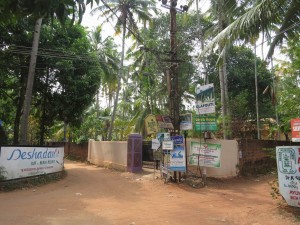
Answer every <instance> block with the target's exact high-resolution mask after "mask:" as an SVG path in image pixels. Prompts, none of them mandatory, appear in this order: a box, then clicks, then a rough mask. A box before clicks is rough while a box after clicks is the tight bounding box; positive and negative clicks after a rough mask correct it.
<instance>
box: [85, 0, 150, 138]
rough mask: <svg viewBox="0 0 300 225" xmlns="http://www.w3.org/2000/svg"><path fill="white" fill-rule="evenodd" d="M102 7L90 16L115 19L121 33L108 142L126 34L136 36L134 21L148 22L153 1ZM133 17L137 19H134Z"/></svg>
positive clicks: (135, 0) (127, 0) (124, 0)
mask: <svg viewBox="0 0 300 225" xmlns="http://www.w3.org/2000/svg"><path fill="white" fill-rule="evenodd" d="M101 2H102V3H103V5H99V6H98V7H97V8H95V9H93V10H92V12H91V13H92V14H95V13H100V15H101V16H105V17H106V22H108V21H109V20H113V19H115V20H116V21H117V22H116V24H115V29H116V33H120V32H121V31H122V44H121V47H122V51H121V60H120V64H119V69H118V76H117V79H118V86H117V91H116V95H115V101H114V108H113V112H112V116H111V123H110V127H109V133H108V140H111V139H112V131H113V126H114V120H115V116H116V112H117V106H118V101H119V92H120V89H121V82H122V81H121V79H122V77H123V64H124V55H125V37H126V34H128V35H132V34H137V31H138V25H137V22H136V21H140V20H142V21H147V20H150V18H151V14H150V13H149V12H150V10H151V9H152V8H153V7H154V5H155V4H154V1H148V0H117V1H115V0H111V1H107V2H105V1H103V0H101ZM135 16H136V17H137V18H135Z"/></svg>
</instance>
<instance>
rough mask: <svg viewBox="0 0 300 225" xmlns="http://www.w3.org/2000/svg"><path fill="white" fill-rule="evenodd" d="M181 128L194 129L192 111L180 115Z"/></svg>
mask: <svg viewBox="0 0 300 225" xmlns="http://www.w3.org/2000/svg"><path fill="white" fill-rule="evenodd" d="M180 130H193V119H192V113H187V114H183V115H180Z"/></svg>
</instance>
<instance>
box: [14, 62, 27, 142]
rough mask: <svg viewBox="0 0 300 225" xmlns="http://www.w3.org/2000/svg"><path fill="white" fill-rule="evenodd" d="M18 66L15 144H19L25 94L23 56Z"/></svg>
mask: <svg viewBox="0 0 300 225" xmlns="http://www.w3.org/2000/svg"><path fill="white" fill-rule="evenodd" d="M19 59H20V66H21V69H20V71H21V78H20V89H19V94H18V97H17V98H16V105H17V110H16V114H15V120H14V140H13V143H14V144H15V145H18V144H19V135H20V120H21V116H22V108H23V103H24V96H25V90H26V81H27V80H26V72H27V71H24V68H23V67H22V65H24V62H25V61H24V57H23V56H20V58H19Z"/></svg>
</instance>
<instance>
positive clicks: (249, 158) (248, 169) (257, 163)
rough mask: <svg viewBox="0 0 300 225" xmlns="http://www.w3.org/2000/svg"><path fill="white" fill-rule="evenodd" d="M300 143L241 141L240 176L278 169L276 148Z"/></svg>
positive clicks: (239, 142)
mask: <svg viewBox="0 0 300 225" xmlns="http://www.w3.org/2000/svg"><path fill="white" fill-rule="evenodd" d="M297 145H300V143H298V142H290V141H277V140H255V139H239V140H238V146H239V170H240V174H242V175H247V174H257V173H264V172H267V171H270V170H271V169H274V167H276V146H297Z"/></svg>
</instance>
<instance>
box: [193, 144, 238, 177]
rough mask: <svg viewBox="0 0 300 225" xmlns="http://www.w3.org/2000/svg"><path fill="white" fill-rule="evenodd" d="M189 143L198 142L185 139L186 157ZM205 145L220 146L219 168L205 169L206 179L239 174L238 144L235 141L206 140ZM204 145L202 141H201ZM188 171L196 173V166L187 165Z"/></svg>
mask: <svg viewBox="0 0 300 225" xmlns="http://www.w3.org/2000/svg"><path fill="white" fill-rule="evenodd" d="M191 142H198V143H199V142H200V140H199V139H187V151H188V155H189V152H190V148H191ZM206 142H207V143H212V144H220V145H221V167H220V168H210V167H207V168H206V174H207V176H208V177H233V176H237V175H238V173H239V170H238V164H239V153H238V152H239V151H238V142H237V141H235V140H212V139H208V140H206ZM201 143H204V140H201ZM188 169H189V170H190V171H197V166H193V165H189V166H188Z"/></svg>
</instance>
